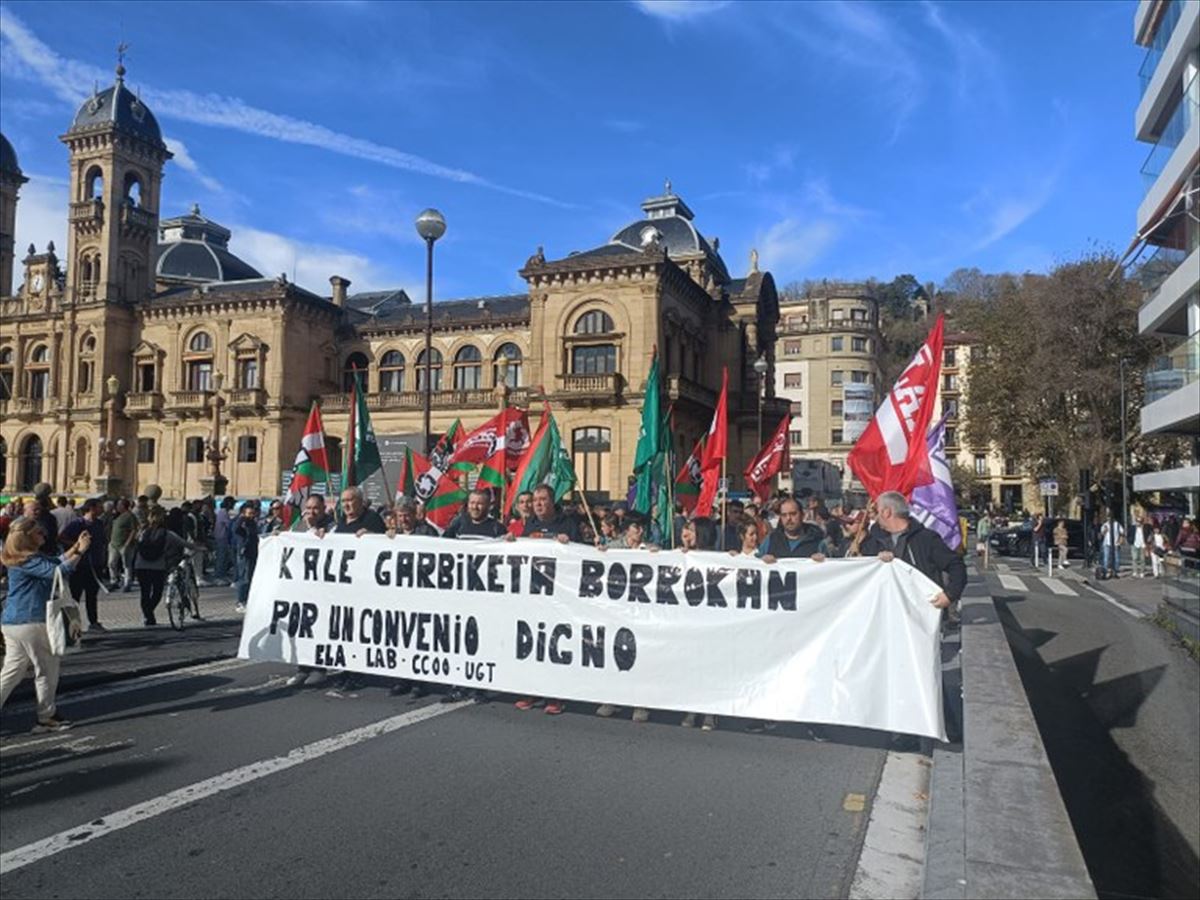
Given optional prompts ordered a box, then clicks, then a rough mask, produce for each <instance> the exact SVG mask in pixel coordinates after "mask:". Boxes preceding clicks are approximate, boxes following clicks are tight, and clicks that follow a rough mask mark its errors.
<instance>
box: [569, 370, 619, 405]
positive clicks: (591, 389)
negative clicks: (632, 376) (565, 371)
mask: <svg viewBox="0 0 1200 900" xmlns="http://www.w3.org/2000/svg"><path fill="white" fill-rule="evenodd" d="M557 382H558V393H560V394H565V395H566V396H567V397H568V398H576V399H608V398H611V397H616V396H617V395H618V394H619V393H620V392H621V384H622V381H621V376H620V375H618V374H617V373H616V372H607V373H605V374H600V375H559V376H558V377H557Z"/></svg>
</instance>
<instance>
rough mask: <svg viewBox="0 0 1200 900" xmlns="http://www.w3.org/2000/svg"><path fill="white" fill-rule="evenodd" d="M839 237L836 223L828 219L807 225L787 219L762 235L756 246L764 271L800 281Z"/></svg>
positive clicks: (796, 220)
mask: <svg viewBox="0 0 1200 900" xmlns="http://www.w3.org/2000/svg"><path fill="white" fill-rule="evenodd" d="M840 233H841V229H840V227H839V226H838V225H837V223H835V222H833V221H830V220H828V219H818V220H814V221H808V222H805V221H801V220H799V219H794V218H788V219H783V220H782V221H780V222H776V223H775V224H774V225H772V226H771V227H770V228H768V229H766V230H765V231H761V232H759V233H758V235H757V236H756V244H757V246H758V251H759V255H760V256H761V258H762V265H763V267H764V268H767V269H771V270H773V271H774V272H775V275H776V278H780V277H782V278H783V279H785V280H786V279H790V278H794V277H798V276H799V275H800V274H802V273H803V270H804V268H805V267H806V266H808V265H810V264H811V263H813V262H815V261H816V260H818V259H820V258H821V256H823V255H824V254H825V252H826V251H827V250H828V249H829V248H830V247H831V246H833V244H834V242H835V241H836V240H837V238H838V236H839V234H840Z"/></svg>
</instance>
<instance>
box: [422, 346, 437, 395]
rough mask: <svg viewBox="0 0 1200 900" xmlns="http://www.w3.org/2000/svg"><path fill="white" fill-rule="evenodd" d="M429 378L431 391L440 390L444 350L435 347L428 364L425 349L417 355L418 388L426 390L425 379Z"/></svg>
mask: <svg viewBox="0 0 1200 900" xmlns="http://www.w3.org/2000/svg"><path fill="white" fill-rule="evenodd" d="M426 378H428V379H429V385H430V387H429V389H430V390H431V391H440V390H441V389H442V352H441V351H440V350H438V349H436V348H434V350H433V352H432V354H430V359H429V363H428V365H427V364H426V362H425V351H424V350H422V351H421V353H420V355H418V356H417V390H418V391H423V390H425V379H426Z"/></svg>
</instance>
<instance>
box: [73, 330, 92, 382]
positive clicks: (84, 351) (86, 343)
mask: <svg viewBox="0 0 1200 900" xmlns="http://www.w3.org/2000/svg"><path fill="white" fill-rule="evenodd" d="M95 356H96V336H95V335H94V334H89V335H85V336H84V338H83V340H82V341H80V342H79V382H78V384H77V385H76V388H75V389H76V390H77V391H78V392H79V393H81V394H90V393H91V392H92V390H93V388H94V387H95V380H94V376H95V372H96V361H95Z"/></svg>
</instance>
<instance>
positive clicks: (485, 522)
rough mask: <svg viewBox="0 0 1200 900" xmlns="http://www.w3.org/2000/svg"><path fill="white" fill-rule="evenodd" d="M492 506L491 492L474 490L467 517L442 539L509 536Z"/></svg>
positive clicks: (457, 522) (443, 535)
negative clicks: (490, 512)
mask: <svg viewBox="0 0 1200 900" xmlns="http://www.w3.org/2000/svg"><path fill="white" fill-rule="evenodd" d="M491 505H492V498H491V494H490V492H489V491H487V490H485V489H484V488H481V487H476V488H474V489H473V490H472V491H471V493H470V494H468V495H467V514H466V516H465V517H464V516H460V517H459V518H457V519H455V520H454V521H453V522H451V523H450V525H449V527H447V528H446V530H445V531H444V532H442V537H444V538H450V539H451V540H456V539H458V538H498V537H504V536H505V535H506V534H508V529H506V528H505V527H504V526H503V525H501V524H500V523H499V522H498V521H496V520H495V519H493V518H492V517H491V515H489V509H490V508H491ZM460 699H461V698H460Z"/></svg>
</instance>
